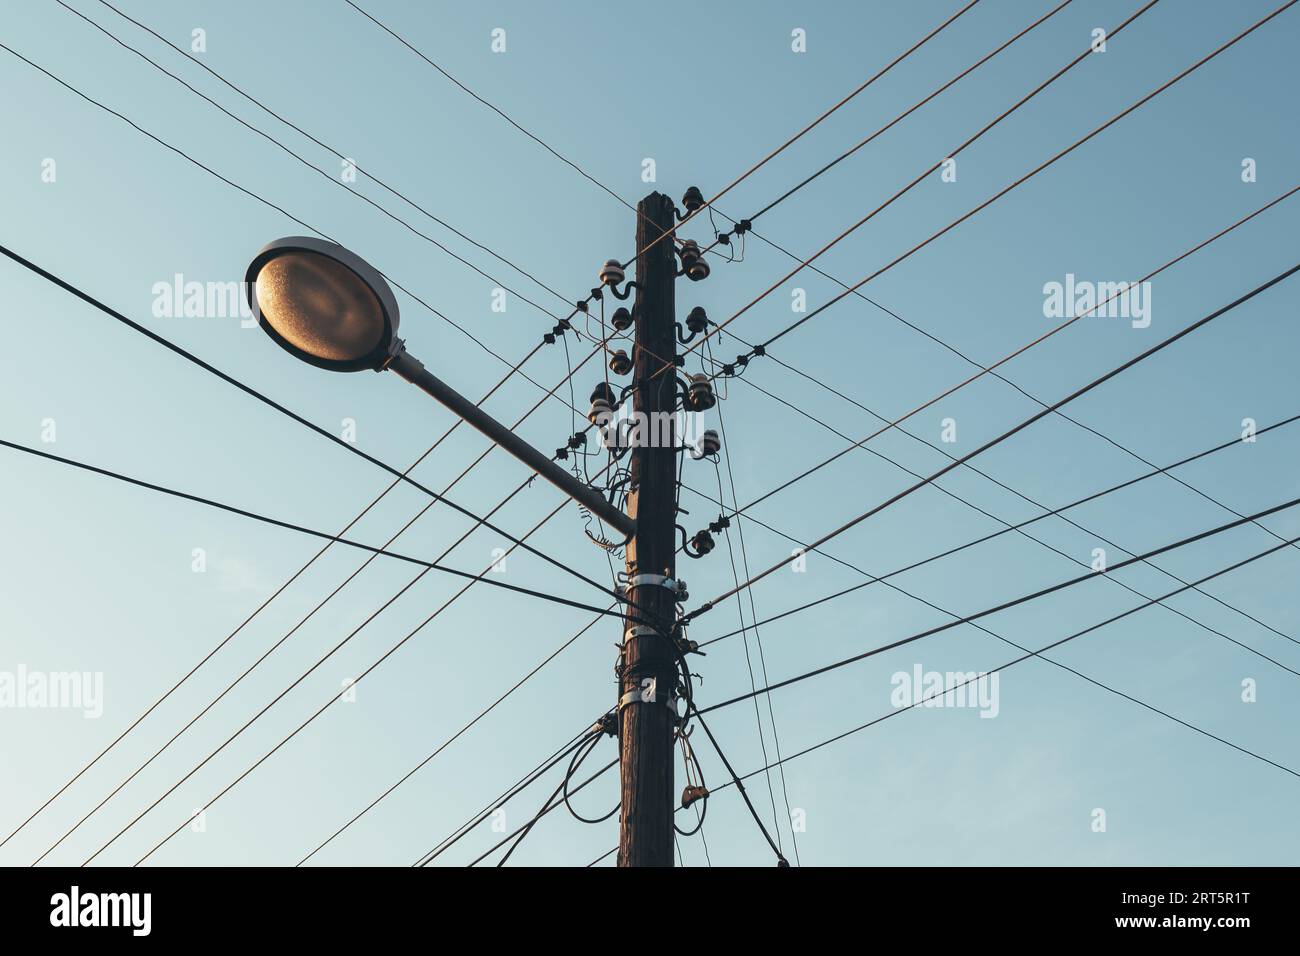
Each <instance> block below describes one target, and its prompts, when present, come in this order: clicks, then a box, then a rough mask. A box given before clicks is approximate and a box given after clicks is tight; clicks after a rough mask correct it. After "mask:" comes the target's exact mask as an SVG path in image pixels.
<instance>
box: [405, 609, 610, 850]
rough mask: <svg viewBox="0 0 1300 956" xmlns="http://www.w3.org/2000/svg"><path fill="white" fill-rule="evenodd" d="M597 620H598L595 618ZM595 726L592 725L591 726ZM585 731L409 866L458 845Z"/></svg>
mask: <svg viewBox="0 0 1300 956" xmlns="http://www.w3.org/2000/svg"><path fill="white" fill-rule="evenodd" d="M597 620H599V618H597ZM592 726H593V727H594V726H595V725H594V724H593V725H592ZM586 734H587V730H583V731H581V732H579V733H578V734H576V735H574V736H573V737H570V738H569V740H568V742H567V743H565V744H564V745H563V746H561V747H560V748H559V750H557V751H555V752H554V753H553V754H551V756H550V757H548V758H546V760H543V761H542V762H541V763H540V764H538V765H537V766H536V767H534V768H533V769H532V770H530V771H529V772H528V773H526V774H524V775H523V776H522V777H521V778H519V780H518V781H517V782H516V783H513V784H511V785H510V786H509V787H507V788H506V789H505V790H504V791H503V792H502V793H501V794H500V795H498V796H497V798H496V799H495V800H492V801H490V802H489V803H488V804H487V805H486V806H484V807H483V809H482V810H480V811H479V812H478V813H476V814H474V815H473V816H471V817H470V818H469V819H468V820H466V821H465V822H464V823H462V824H461V825H460V826H458V827H456V829H454V830H453V831H452V832H451V833H450V834H449V835H448V836H446V837H444V838H443V839H442V840H441V841H439V842H438V844H437V845H436V846H434V847H433V848H432V849H430V850H428V851H427V852H425V853H423V854H421V856H420V858H419V859H418V860H416V861H415V862H414V863H412V864H411V866H412V867H422V866H428V865H429V864H430V863H432V862H433V861H434V860H435V859H436V858H438V857H439V856H441V855H442V854H443V853H445V852H447V850H449V849H451V848H452V847H453V846H454V845H455V844H457V843H459V842H460V841H461V839H462V838H463V837H465V836H466V835H467V834H468V833H469V832H470V831H471V830H473V828H474V827H476V826H478V825H479V824H480V823H482V822H483V821H484V820H486V819H487V818H488V817H489V816H490V815H491V814H492V813H493V812H494V810H496V809H499V808H503V807H504V806H505V804H506V803H507V802H508V801H510V800H511V799H513V798H514V797H515V796H516V795H518V794H519V793H522V792H523V791H524V790H525V789H526V788H528V787H529V786H531V785H532V784H533V783H535V782H536V781H537V780H538V779H540V778H541V776H542V775H543V774H545V773H546V772H547V771H548V770H550V769H551V768H552V767H554V766H556V765H557V764H558V763H559V762H560V761H561V760H564V759H566V758H568V757H569V756H570V755H571V754H572V753H573V751H574V750H576V749H577V748H578V747H580V746H582V740H583V738H584V737H585V736H586Z"/></svg>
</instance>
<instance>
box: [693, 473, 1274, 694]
mask: <svg viewBox="0 0 1300 956" xmlns="http://www.w3.org/2000/svg"><path fill="white" fill-rule="evenodd" d="M1298 504H1300V498H1292V499H1291V500H1289V501H1284V502H1282V503H1281V504H1278V505H1274V506H1272V507H1271V508H1265V509H1264V510H1263V511H1259V512H1257V513H1256V514H1254V515H1253V516H1251V519H1246V518H1238V519H1237V520H1235V521H1230V522H1228V523H1227V524H1222V525H1218V526H1217V527H1214V528H1210V529H1208V530H1206V531H1200V532H1197V533H1196V534H1194V535H1190V536H1189V537H1186V538H1182V539H1180V540H1178V541H1175V542H1173V543H1171V544H1166V545H1162V546H1161V547H1159V548H1155V549H1153V550H1151V551H1147V552H1146V553H1145V554H1140V555H1135V556H1134V557H1132V558H1126V559H1125V560H1123V561H1117V562H1116V563H1115V564H1112V565H1110V566H1109V567H1108V568H1107V569H1106V571H1105V572H1096V571H1090V572H1088V573H1086V574H1080V575H1077V576H1075V577H1072V578H1067V579H1066V580H1064V581H1058V582H1057V583H1056V584H1053V585H1049V586H1048V587H1045V588H1040V589H1039V590H1037V591H1033V592H1031V593H1030V594H1026V595H1022V596H1021V597H1017V598H1013V599H1011V600H1010V601H1004V602H1002V603H1001V604H997V605H994V606H993V607H989V608H985V609H984V610H982V611H977V612H975V613H974V614H968V615H964V616H962V617H959V618H957V619H956V620H953V621H949V622H947V623H945V624H940V625H937V626H935V627H932V628H929V629H927V630H924V631H921V632H919V633H917V634H913V635H911V636H910V637H905V638H901V639H899V640H897V641H892V642H890V643H889V644H885V645H882V646H880V647H875V648H872V649H871V650H868V651H864V652H862V653H860V654H855V655H853V656H852V657H846V658H843V659H842V660H838V661H835V662H833V663H831V664H826V665H823V666H822V667H818V668H815V669H814V670H811V671H807V672H805V673H803V674H797V675H795V676H794V677H788V678H786V679H785V680H782V681H777V682H776V683H775V684H770V685H768V686H767V687H765V688H760V689H759V690H758V691H756V692H751V693H747V694H740V695H738V696H736V697H732V698H730V699H729V700H726V701H724V702H722V703H720V704H713V705H711V706H709V707H706V708H705V710H704V712H705V713H711V712H712V711H715V710H718V709H720V708H721V707H725V706H730V705H732V704H738V703H740V702H742V701H746V700H749V699H750V698H751V697H753V696H754V694H755V693H757V694H770V693H771V692H772V691H775V690H780V689H781V688H783V687H789V686H791V685H793V684H798V683H801V682H803V681H805V680H809V679H811V678H813V677H819V676H821V675H822V674H826V673H829V672H830V671H834V670H838V669H840V668H841V667H846V666H848V665H849V664H855V663H857V662H858V661H862V660H866V659H867V658H868V657H875V656H876V655H877V654H883V653H884V652H885V651H890V650H894V649H895V648H898V647H902V646H904V645H905V644H911V643H913V642H915V641H919V640H921V639H923V638H926V637H929V636H931V635H932V634H939V633H942V632H944V631H949V630H952V629H953V628H954V627H957V626H959V625H962V624H969V623H971V622H973V621H978V620H981V619H982V618H985V617H988V616H989V615H991V614H997V613H998V612H1000V611H1005V610H1008V609H1009V608H1013V607H1018V606H1019V605H1021V604H1027V603H1029V602H1030V601H1035V600H1037V599H1038V598H1040V597H1046V596H1047V595H1049V594H1055V593H1056V592H1057V591H1063V590H1065V589H1066V588H1070V587H1074V586H1075V585H1077V584H1082V583H1083V582H1085V581H1090V580H1092V579H1093V578H1095V577H1097V575H1098V574H1099V573H1104V574H1107V575H1109V574H1113V573H1114V572H1116V571H1119V570H1120V569H1122V568H1126V567H1129V566H1130V565H1133V564H1138V563H1140V562H1142V561H1145V560H1146V559H1148V558H1152V557H1156V556H1157V555H1161V554H1165V553H1166V552H1169V551H1173V550H1175V549H1177V548H1181V547H1184V546H1186V545H1189V544H1194V543H1196V542H1197V541H1202V540H1204V539H1206V538H1210V537H1213V536H1214V535H1218V534H1222V533H1223V532H1225V531H1231V530H1232V529H1233V528H1240V527H1242V526H1243V525H1246V524H1249V523H1250V521H1251V520H1259V519H1260V518H1266V517H1268V516H1269V515H1274V514H1279V513H1280V512H1283V511H1285V510H1287V509H1288V508H1293V507H1295V506H1296V505H1298ZM1292 540H1300V539H1292ZM1290 543H1291V541H1287V542H1284V543H1283V544H1280V545H1278V546H1277V547H1275V548H1272V549H1270V550H1268V551H1264V552H1261V553H1260V554H1259V555H1258V556H1257V557H1263V556H1265V555H1269V554H1272V553H1273V552H1274V551H1276V550H1278V549H1280V548H1284V547H1288V546H1289V545H1290ZM1251 560H1255V559H1251ZM1233 567H1234V568H1235V567H1237V565H1234V566H1233ZM1230 570H1231V569H1230ZM1219 573H1220V574H1221V573H1224V572H1219ZM1217 576H1218V575H1217V574H1216V575H1212V577H1217ZM1201 583H1203V582H1201V581H1197V582H1195V584H1201ZM1192 586H1193V585H1192V584H1185V585H1182V586H1180V587H1179V588H1178V589H1176V590H1174V591H1171V592H1169V593H1168V594H1165V595H1163V596H1161V597H1159V598H1149V599H1147V602H1146V603H1145V604H1142V605H1139V607H1148V606H1150V605H1152V604H1156V603H1159V602H1161V601H1164V600H1166V599H1168V598H1169V597H1172V596H1173V595H1176V594H1181V593H1182V592H1184V591H1187V590H1190V589H1191V587H1192Z"/></svg>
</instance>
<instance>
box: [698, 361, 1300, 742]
mask: <svg viewBox="0 0 1300 956" xmlns="http://www.w3.org/2000/svg"><path fill="white" fill-rule="evenodd" d="M750 384H751V385H754V383H752V382H751V383H750ZM754 387H755V388H758V390H759V391H760V392H762V393H763V394H765V395H767V396H768V397H770V398H773V399H775V400H776V401H778V402H780V403H781V404H783V405H789V403H788V402H786V401H785V399H782V398H781V397H780V396H777V395H773V394H772V393H771V392H768V391H766V390H765V389H763V388H761V387H759V386H757V385H754ZM1039 404H1040V405H1043V406H1044V407H1046V403H1043V402H1039ZM790 407H791V408H793V409H794V410H795V411H796V412H798V413H799V414H800V415H802V416H804V417H805V418H807V419H809V420H810V421H812V422H815V423H816V424H818V425H820V426H821V427H823V428H825V429H827V430H828V431H830V432H831V433H832V434H834V435H836V436H838V437H840V438H843V439H845V440H846V441H847V440H851V439H849V436H848V435H845V434H844V433H843V432H841V431H840V430H839V429H837V428H835V427H834V426H832V425H830V424H828V423H827V422H825V421H823V420H822V419H820V418H818V417H817V416H815V415H812V414H811V413H809V412H807V411H805V410H804V409H802V408H799V407H798V406H790ZM867 411H869V412H871V414H873V415H875V416H876V417H877V418H879V419H880V420H881V421H888V419H886V418H885V417H884V416H883V415H880V414H879V413H877V412H873V411H871V410H870V409H867ZM719 414H721V413H719ZM1056 414H1058V415H1062V417H1064V415H1063V413H1061V412H1057V413H1056ZM896 427H897V429H898V430H899V431H900V432H901V433H902V434H904V435H906V436H907V437H909V438H911V439H912V440H913V441H916V442H918V443H919V444H921V445H923V446H924V447H926V448H927V449H933V450H935V451H938V452H939V453H940V454H942V455H943V456H944V457H945V458H948V459H949V460H952V459H954V458H955V456H954V455H953V454H952V453H951V452H949V451H948V450H947V449H945V448H944V447H943V446H941V445H936V444H932V443H931V442H930V441H928V440H927V439H924V438H922V437H920V436H919V435H917V434H915V433H914V432H911V431H909V430H908V429H907V428H905V427H904V426H902V425H898V426H896ZM723 447H724V449H725V448H726V447H727V445H726V441H725V436H724V442H723ZM856 447H861V448H862V450H863V451H866V452H867V453H869V454H871V455H874V456H876V457H877V458H880V459H881V460H883V461H886V462H889V463H890V464H891V465H893V466H894V467H895V468H898V469H899V470H901V471H903V472H904V473H905V474H908V475H910V476H912V477H913V478H922V477H923V476H922V475H921V474H920V473H919V472H917V471H913V470H912V469H911V468H908V467H907V466H905V465H903V464H902V463H901V462H898V461H896V460H895V459H893V458H890V457H889V456H888V455H885V454H883V453H882V452H880V451H877V450H876V449H874V448H871V447H870V446H868V445H861V446H856ZM1134 457H1137V458H1138V459H1139V460H1140V461H1143V462H1144V463H1145V464H1147V465H1148V466H1150V464H1151V463H1150V462H1147V461H1146V460H1145V459H1143V458H1141V457H1140V456H1137V455H1136V454H1135V455H1134ZM965 467H966V468H969V469H970V470H971V471H972V472H974V473H975V474H977V475H979V476H980V477H981V478H984V479H985V480H987V481H989V482H992V483H993V484H994V485H997V486H998V487H999V488H1002V489H1003V490H1005V491H1009V492H1011V493H1012V494H1013V495H1015V496H1016V497H1018V498H1020V499H1022V500H1023V501H1027V502H1028V503H1029V504H1031V505H1033V506H1034V507H1036V508H1041V509H1042V510H1044V511H1047V510H1048V508H1047V506H1046V505H1044V504H1042V503H1041V502H1040V501H1038V500H1036V499H1034V498H1031V497H1030V496H1029V495H1026V494H1024V493H1023V492H1021V491H1019V490H1018V489H1016V488H1013V487H1012V486H1011V485H1008V484H1007V483H1006V482H1004V481H1001V480H999V479H997V478H995V477H994V476H993V475H991V474H989V473H988V472H986V471H984V470H982V469H980V468H978V467H976V466H975V465H972V464H970V463H967V464H966V465H965ZM1171 477H1172V476H1171ZM1174 480H1175V481H1179V483H1180V484H1185V482H1182V481H1181V479H1177V478H1175V479H1174ZM932 487H934V488H935V489H936V490H937V491H939V492H940V493H942V494H944V495H947V496H948V497H950V498H952V499H953V500H954V501H958V502H960V503H962V504H963V505H965V506H966V507H968V508H970V509H972V510H974V511H976V512H977V513H979V514H982V515H984V516H985V517H988V518H991V519H993V520H994V521H996V522H997V523H998V524H1001V525H1004V526H1007V527H1008V528H1010V522H1008V521H1005V520H1003V519H1002V518H1001V517H1000V516H998V515H996V514H994V513H993V512H991V511H989V510H988V509H986V508H981V507H980V506H979V505H976V504H975V503H974V502H972V501H970V500H969V499H967V498H964V497H962V496H961V495H959V494H957V493H956V492H954V491H952V490H950V489H948V488H945V487H944V486H943V485H941V484H939V483H937V482H936V483H935V484H934V485H933V486H932ZM1188 487H1190V486H1188ZM690 490H691V491H692V492H693V493H695V494H697V495H698V494H701V493H700V492H699V491H696V490H695V489H693V488H692V489H690ZM705 497H706V499H707V496H705ZM733 497H734V496H733ZM1203 497H1205V498H1207V500H1211V501H1214V499H1212V498H1210V497H1209V496H1208V495H1203ZM1215 503H1216V504H1219V505H1220V506H1221V507H1222V508H1223V509H1224V510H1225V511H1227V512H1228V513H1229V514H1231V515H1233V516H1234V517H1237V518H1240V517H1242V515H1241V513H1240V512H1239V511H1235V510H1234V509H1232V508H1229V507H1228V506H1227V505H1223V504H1222V503H1221V502H1217V501H1216V502H1215ZM716 504H717V505H718V506H719V507H720V508H722V509H723V510H724V513H725V510H726V508H727V505H725V504H724V503H723V501H722V495H721V492H720V491H719V496H718V501H717V502H716ZM732 509H733V510H732V516H733V517H734V518H735V519H736V522H737V527H738V528H739V527H741V525H740V519H739V511H738V510H736V507H735V505H734V504H733V505H732ZM1057 513H1058V516H1060V517H1061V520H1062V521H1064V522H1066V523H1067V524H1069V525H1071V526H1072V527H1074V528H1077V529H1078V530H1080V531H1082V532H1083V533H1084V534H1087V535H1089V536H1090V537H1093V538H1095V539H1097V540H1099V541H1101V542H1102V543H1103V544H1105V545H1106V546H1108V547H1111V548H1115V549H1116V550H1119V551H1123V552H1125V553H1126V554H1131V553H1132V552H1131V551H1130V550H1129V549H1127V548H1123V547H1121V546H1120V545H1119V544H1118V543H1117V542H1115V541H1114V540H1112V539H1110V538H1107V537H1106V536H1105V535H1103V534H1099V533H1098V532H1095V531H1093V530H1092V529H1090V528H1087V527H1085V526H1084V525H1082V524H1080V523H1079V522H1078V521H1075V520H1074V519H1073V518H1067V517H1065V516H1064V515H1060V514H1059V509H1058V512H1057ZM751 520H753V519H751ZM1256 527H1259V528H1261V529H1262V530H1263V531H1265V532H1266V533H1268V534H1269V535H1271V536H1272V537H1274V538H1277V539H1278V540H1281V536H1280V535H1277V534H1276V533H1274V532H1273V531H1272V530H1270V529H1269V528H1267V527H1265V526H1264V525H1256ZM769 530H773V531H775V529H769ZM1017 531H1018V533H1019V534H1021V535H1022V536H1024V537H1025V538H1026V539H1028V540H1030V541H1032V542H1034V543H1035V544H1038V545H1040V546H1042V547H1044V548H1046V549H1047V550H1049V551H1051V552H1053V553H1054V554H1057V555H1060V556H1061V557H1063V558H1065V559H1066V560H1068V561H1071V562H1075V563H1079V564H1086V563H1087V562H1085V561H1082V560H1080V559H1079V558H1077V557H1076V556H1074V555H1072V554H1069V553H1067V552H1066V551H1063V550H1062V549H1060V548H1058V547H1056V546H1055V545H1053V544H1050V543H1049V542H1047V541H1044V540H1043V539H1042V538H1038V537H1035V536H1034V535H1032V534H1030V533H1029V532H1027V531H1024V530H1023V529H1017ZM776 533H777V534H781V536H782V537H786V538H789V537H790V536H789V535H785V534H784V533H783V532H776ZM790 540H792V541H793V540H794V539H790ZM794 543H796V544H799V543H800V542H798V541H794ZM747 564H748V562H746V565H747ZM1150 566H1151V567H1152V568H1154V569H1156V570H1157V571H1159V572H1160V573H1161V574H1164V575H1165V576H1167V577H1170V578H1173V579H1174V580H1175V581H1177V582H1179V583H1180V584H1186V583H1187V582H1186V581H1185V580H1184V579H1183V578H1181V577H1179V576H1178V575H1177V574H1174V573H1173V572H1172V571H1168V570H1166V569H1165V568H1162V567H1160V566H1159V565H1156V564H1154V563H1153V564H1151V565H1150ZM745 573H746V575H747V576H748V574H749V570H748V567H746V571H745ZM1114 583H1115V584H1116V585H1117V586H1119V587H1122V588H1124V589H1125V590H1127V591H1131V592H1132V593H1134V594H1136V595H1138V596H1139V597H1146V596H1147V595H1146V594H1144V593H1143V592H1142V591H1139V590H1138V589H1137V588H1135V587H1133V586H1132V585H1130V584H1127V583H1125V582H1124V581H1121V580H1119V579H1118V578H1116V579H1114ZM749 593H750V596H751V598H752V597H753V590H752V589H751V590H750V592H749ZM903 593H906V592H903ZM1198 593H1201V592H1198ZM909 596H910V595H909ZM1205 596H1206V597H1208V598H1210V599H1211V600H1213V601H1215V602H1216V603H1219V604H1221V605H1223V606H1224V607H1226V608H1228V609H1229V610H1231V611H1234V612H1236V613H1237V614H1240V615H1241V616H1242V617H1244V618H1246V619H1247V620H1249V621H1251V622H1253V623H1255V624H1258V625H1259V626H1260V627H1263V628H1265V629H1267V630H1270V631H1272V632H1273V633H1274V634H1277V635H1278V636H1280V637H1287V638H1288V639H1290V638H1289V637H1288V635H1286V634H1285V633H1283V632H1282V631H1280V630H1278V629H1277V628H1275V627H1273V626H1271V625H1269V624H1266V623H1265V622H1264V621H1261V620H1260V619H1259V618H1257V617H1255V616H1254V615H1252V614H1250V613H1249V612H1248V611H1245V610H1243V609H1241V608H1239V607H1235V606H1233V605H1231V604H1228V603H1227V602H1225V601H1222V600H1220V599H1219V598H1216V597H1215V596H1214V595H1212V594H1206V595H1205ZM737 600H739V595H737ZM751 603H752V602H751ZM1168 610H1169V611H1171V612H1172V613H1174V614H1177V615H1178V616H1179V617H1182V618H1185V619H1187V620H1189V621H1191V622H1192V623H1194V624H1196V625H1197V626H1198V627H1201V628H1204V629H1205V630H1207V631H1209V632H1210V633H1212V634H1216V635H1218V636H1219V637H1222V638H1224V639H1225V640H1227V641H1231V642H1232V643H1234V644H1237V645H1238V646H1240V647H1243V648H1245V649H1246V650H1248V651H1250V652H1251V653H1252V654H1255V655H1257V656H1259V657H1263V658H1264V659H1265V660H1267V661H1269V662H1270V663H1273V664H1278V662H1277V661H1275V660H1274V659H1273V658H1271V657H1268V656H1267V655H1264V654H1261V653H1260V652H1259V651H1256V650H1255V649H1254V648H1251V647H1249V646H1247V645H1244V644H1241V642H1239V641H1237V640H1235V639H1234V638H1231V637H1229V636H1228V635H1227V634H1224V633H1223V632H1222V631H1218V630H1215V629H1214V628H1212V627H1210V626H1208V625H1207V624H1204V623H1202V622H1201V621H1200V620H1198V619H1196V618H1194V617H1192V616H1191V615H1190V614H1188V613H1187V612H1185V611H1182V610H1179V609H1178V608H1173V607H1170V608H1168ZM754 619H755V620H757V615H755V617H754ZM759 653H760V654H761V653H762V648H761V646H760V648H759ZM1278 666H1280V667H1282V668H1283V669H1284V670H1288V671H1289V670H1291V669H1290V668H1288V667H1286V666H1285V665H1281V664H1278ZM1292 673H1296V674H1297V676H1300V673H1298V672H1295V671H1292ZM778 756H779V755H778ZM766 759H767V758H766V756H765V757H764V761H765V762H766Z"/></svg>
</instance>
